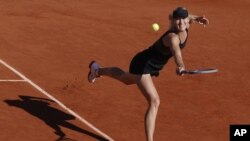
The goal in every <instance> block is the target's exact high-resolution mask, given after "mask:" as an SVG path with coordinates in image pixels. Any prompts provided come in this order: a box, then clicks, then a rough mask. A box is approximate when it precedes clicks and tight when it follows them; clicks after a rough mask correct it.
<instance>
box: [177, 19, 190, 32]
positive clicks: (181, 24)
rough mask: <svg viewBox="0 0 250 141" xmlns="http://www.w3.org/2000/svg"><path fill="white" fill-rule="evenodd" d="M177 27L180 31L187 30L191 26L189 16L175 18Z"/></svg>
mask: <svg viewBox="0 0 250 141" xmlns="http://www.w3.org/2000/svg"><path fill="white" fill-rule="evenodd" d="M174 25H175V28H176V29H177V30H179V31H181V32H182V31H185V30H186V29H187V28H188V26H189V18H188V17H187V18H178V19H174Z"/></svg>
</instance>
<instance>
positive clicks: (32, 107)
mask: <svg viewBox="0 0 250 141" xmlns="http://www.w3.org/2000/svg"><path fill="white" fill-rule="evenodd" d="M19 97H20V99H16V100H4V102H6V103H7V104H8V105H9V106H15V107H18V108H21V109H23V110H25V111H26V112H28V113H30V114H31V115H33V116H35V117H37V118H39V119H41V120H43V121H44V122H45V123H46V124H47V125H48V126H50V127H51V128H53V129H54V130H55V131H54V133H55V134H56V135H58V136H59V138H58V139H57V140H56V141H60V140H64V139H66V135H65V133H64V132H63V131H62V130H61V128H60V126H62V127H66V128H68V129H71V130H74V131H77V132H80V133H83V134H86V135H88V136H90V137H92V138H95V139H97V140H99V141H108V140H107V139H105V138H103V137H101V136H98V135H96V134H94V133H92V132H89V131H87V130H84V129H81V128H80V127H77V126H76V125H74V124H72V123H70V122H68V121H67V120H74V119H75V117H74V116H72V115H70V114H67V113H65V112H63V111H61V110H59V109H56V108H54V107H52V106H50V104H49V102H50V103H51V102H53V101H52V100H49V99H44V98H39V97H31V96H23V95H20V96H19Z"/></svg>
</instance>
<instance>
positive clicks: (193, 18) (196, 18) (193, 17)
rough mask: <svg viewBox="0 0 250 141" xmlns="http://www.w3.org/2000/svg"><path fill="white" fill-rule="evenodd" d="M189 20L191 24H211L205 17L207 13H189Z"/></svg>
mask: <svg viewBox="0 0 250 141" xmlns="http://www.w3.org/2000/svg"><path fill="white" fill-rule="evenodd" d="M189 20H190V22H189V23H190V24H191V23H199V24H201V25H204V26H206V25H208V24H209V20H208V19H207V18H206V17H205V15H203V16H196V15H192V14H190V15H189Z"/></svg>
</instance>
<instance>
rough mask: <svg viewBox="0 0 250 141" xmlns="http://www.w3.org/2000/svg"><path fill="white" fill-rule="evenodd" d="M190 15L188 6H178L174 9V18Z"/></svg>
mask: <svg viewBox="0 0 250 141" xmlns="http://www.w3.org/2000/svg"><path fill="white" fill-rule="evenodd" d="M186 17H188V11H187V9H186V8H184V7H177V8H176V9H175V10H174V11H173V18H174V19H178V18H182V19H184V18H186Z"/></svg>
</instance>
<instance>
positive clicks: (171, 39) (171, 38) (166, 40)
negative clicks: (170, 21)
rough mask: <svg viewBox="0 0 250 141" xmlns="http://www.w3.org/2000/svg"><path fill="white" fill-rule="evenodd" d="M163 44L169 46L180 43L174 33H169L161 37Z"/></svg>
mask: <svg viewBox="0 0 250 141" xmlns="http://www.w3.org/2000/svg"><path fill="white" fill-rule="evenodd" d="M162 41H163V44H164V45H165V46H168V47H171V46H173V45H178V44H179V43H180V40H179V36H178V35H177V34H176V33H169V34H167V35H165V36H164V37H163V38H162Z"/></svg>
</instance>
